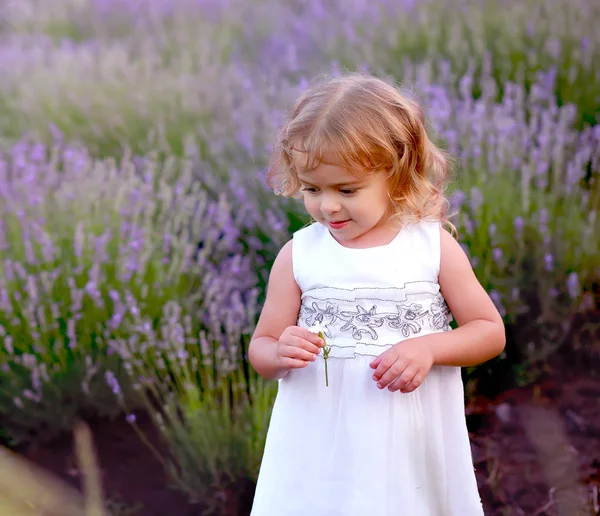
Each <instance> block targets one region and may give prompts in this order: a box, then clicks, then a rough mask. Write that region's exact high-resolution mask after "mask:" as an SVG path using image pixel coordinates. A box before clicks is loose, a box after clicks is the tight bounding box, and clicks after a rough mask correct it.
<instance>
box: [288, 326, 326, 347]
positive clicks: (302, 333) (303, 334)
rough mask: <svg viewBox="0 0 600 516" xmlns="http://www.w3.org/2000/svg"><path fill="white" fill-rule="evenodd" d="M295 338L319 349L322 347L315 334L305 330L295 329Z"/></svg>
mask: <svg viewBox="0 0 600 516" xmlns="http://www.w3.org/2000/svg"><path fill="white" fill-rule="evenodd" d="M293 335H294V336H295V337H298V338H300V339H303V340H306V341H308V342H310V343H312V344H314V345H315V346H318V347H319V348H322V347H323V339H322V338H321V337H319V335H317V334H316V333H313V332H312V331H309V330H307V329H306V328H300V327H298V328H296V329H295V331H294V334H293Z"/></svg>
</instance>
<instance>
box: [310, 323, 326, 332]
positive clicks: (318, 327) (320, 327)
mask: <svg viewBox="0 0 600 516" xmlns="http://www.w3.org/2000/svg"><path fill="white" fill-rule="evenodd" d="M308 331H309V332H311V333H316V334H319V332H323V335H327V331H328V330H327V325H326V324H323V323H320V322H317V323H316V324H313V325H312V326H311V327H310V328H308Z"/></svg>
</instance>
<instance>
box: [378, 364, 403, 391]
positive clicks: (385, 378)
mask: <svg viewBox="0 0 600 516" xmlns="http://www.w3.org/2000/svg"><path fill="white" fill-rule="evenodd" d="M406 367H407V364H406V363H404V362H401V361H400V360H398V361H396V362H395V363H394V364H393V365H392V366H391V367H389V368H388V370H387V371H385V373H383V375H382V376H381V378H380V379H379V380H378V381H377V387H379V388H380V389H384V388H385V387H387V386H388V385H389V384H390V383H392V382H393V381H394V380H395V379H396V378H398V377H399V376H400V375H402V374H404V372H405V369H406Z"/></svg>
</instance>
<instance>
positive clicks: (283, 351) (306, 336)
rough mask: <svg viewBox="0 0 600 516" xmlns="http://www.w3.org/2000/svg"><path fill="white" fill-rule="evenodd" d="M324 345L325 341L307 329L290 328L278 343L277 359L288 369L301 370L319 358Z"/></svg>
mask: <svg viewBox="0 0 600 516" xmlns="http://www.w3.org/2000/svg"><path fill="white" fill-rule="evenodd" d="M323 345H324V342H323V339H322V338H321V337H319V336H318V335H317V334H315V333H312V332H310V331H308V330H307V329H306V328H300V327H299V326H288V327H287V328H286V329H285V330H283V333H282V334H281V337H279V341H278V342H277V358H278V359H279V362H280V364H281V365H282V366H283V367H285V368H286V369H300V368H302V367H306V366H307V365H308V364H310V363H311V362H313V361H314V360H315V359H316V358H317V355H318V354H319V351H320V350H321V348H322V347H323Z"/></svg>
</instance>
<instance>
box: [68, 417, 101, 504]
mask: <svg viewBox="0 0 600 516" xmlns="http://www.w3.org/2000/svg"><path fill="white" fill-rule="evenodd" d="M74 437H75V452H76V455H77V462H78V464H79V469H80V471H81V472H82V474H83V488H84V493H85V501H86V503H85V507H86V509H85V515H86V516H107V512H106V511H105V509H104V502H103V495H102V483H101V481H100V469H99V467H98V461H97V459H96V453H95V451H94V444H93V442H92V432H91V431H90V428H89V427H88V426H87V425H86V424H84V423H78V424H77V425H76V426H75V431H74Z"/></svg>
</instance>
